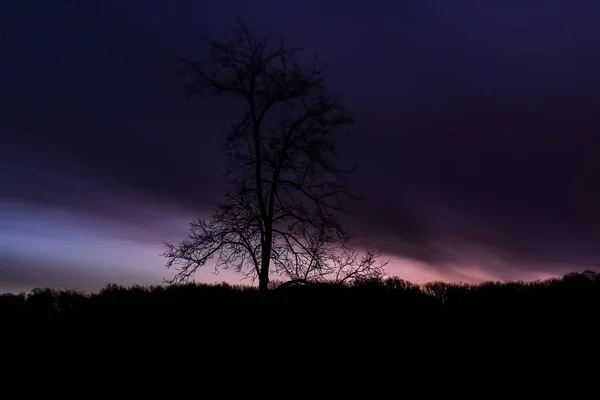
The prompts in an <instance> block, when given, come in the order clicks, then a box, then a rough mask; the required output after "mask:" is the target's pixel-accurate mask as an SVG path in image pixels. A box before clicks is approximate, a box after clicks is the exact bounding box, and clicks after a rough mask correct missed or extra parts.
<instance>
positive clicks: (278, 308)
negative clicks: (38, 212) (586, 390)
mask: <svg viewBox="0 0 600 400" xmlns="http://www.w3.org/2000/svg"><path fill="white" fill-rule="evenodd" d="M599 305H600V274H598V273H596V272H593V271H584V272H582V273H571V274H568V275H565V276H564V277H562V278H554V279H548V280H540V281H534V282H486V283H482V284H475V285H473V284H453V283H444V282H430V283H427V284H425V285H416V284H413V283H410V282H408V281H405V280H403V279H400V278H397V277H393V278H387V279H381V280H367V281H358V282H355V283H353V284H351V285H335V284H327V283H320V284H305V285H302V286H291V287H284V286H279V285H278V284H273V285H272V290H271V291H270V292H268V293H259V292H258V291H257V290H256V289H255V288H253V287H249V286H232V285H228V284H226V283H222V284H218V285H208V284H187V285H171V286H149V287H142V286H132V287H123V286H118V285H115V284H109V285H107V286H106V287H105V288H103V289H102V290H100V291H99V292H98V293H93V294H85V293H81V292H77V291H74V290H53V289H48V288H36V289H33V290H32V291H31V292H29V293H20V294H2V295H0V320H2V321H5V322H6V321H12V322H17V321H23V322H25V321H40V322H41V321H46V322H50V321H90V322H93V321H96V320H99V319H102V320H110V319H124V320H126V321H129V322H141V321H143V320H152V319H156V318H164V319H173V320H174V321H180V320H181V318H185V320H193V319H194V318H198V319H206V318H221V319H231V318H235V317H244V319H246V318H248V319H251V318H253V317H267V316H268V317H270V318H278V319H291V320H293V319H294V318H295V317H297V316H298V315H302V316H303V318H305V319H306V318H308V317H310V316H312V317H325V316H326V317H327V318H328V320H329V321H335V320H343V319H344V318H348V317H349V316H352V318H355V319H359V318H371V319H372V318H375V317H382V318H385V320H394V317H393V316H402V317H403V318H407V317H410V316H413V317H417V318H421V317H425V316H426V317H427V318H431V317H440V318H442V317H443V318H447V317H451V318H459V319H460V318H466V319H470V320H471V319H476V320H489V321H500V320H504V319H515V318H520V317H526V318H527V319H528V320H530V321H531V320H536V319H539V320H543V319H544V318H547V317H552V318H555V319H556V318H566V319H568V318H574V317H578V316H585V315H586V313H596V312H597V311H598V310H599V308H598V306H599Z"/></svg>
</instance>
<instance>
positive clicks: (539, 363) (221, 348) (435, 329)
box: [0, 271, 600, 398]
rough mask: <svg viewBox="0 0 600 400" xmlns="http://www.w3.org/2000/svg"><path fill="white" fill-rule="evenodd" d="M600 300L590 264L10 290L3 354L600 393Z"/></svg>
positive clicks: (182, 369) (114, 364) (2, 318)
mask: <svg viewBox="0 0 600 400" xmlns="http://www.w3.org/2000/svg"><path fill="white" fill-rule="evenodd" d="M599 310H600V274H596V273H593V272H589V271H586V272H584V273H577V274H569V275H566V276H564V277H563V278H561V279H552V280H546V281H539V282H533V283H523V282H519V283H486V284H481V285H448V284H443V283H432V284H428V285H425V286H424V287H419V286H416V285H413V284H410V283H408V282H406V281H403V280H400V279H397V278H392V279H387V280H384V281H370V282H362V283H357V284H354V285H353V286H335V285H328V284H318V285H311V286H304V287H287V288H279V289H274V290H272V291H270V292H268V293H259V292H257V291H256V290H254V289H252V288H244V287H232V286H228V285H184V286H170V287H148V288H146V287H130V288H125V287H119V286H115V285H109V286H107V287H106V288H105V289H103V290H101V291H100V292H99V293H97V294H91V295H85V294H81V293H77V292H74V291H53V290H50V289H34V290H33V291H32V292H30V293H28V294H19V295H14V294H5V295H2V296H0V324H1V325H0V326H1V327H2V334H3V336H4V338H5V340H4V343H6V346H5V348H4V351H3V354H4V355H5V358H4V359H5V360H7V359H8V357H11V358H21V359H22V360H23V359H25V360H27V361H26V362H27V365H28V367H27V368H29V370H28V371H29V372H28V373H32V370H31V369H32V368H33V370H35V369H36V368H37V367H40V366H42V367H43V368H42V370H43V371H46V372H45V373H47V372H50V371H52V370H53V369H56V370H58V371H62V372H64V373H66V371H70V372H69V374H72V373H82V371H88V372H87V377H88V378H90V377H95V376H96V375H95V372H92V370H91V369H90V368H100V370H102V371H104V373H109V374H114V376H113V378H115V379H116V377H118V376H120V377H121V378H123V379H126V380H127V381H128V382H131V381H132V380H135V379H138V378H136V376H137V375H136V374H137V373H138V372H140V371H146V372H144V373H143V374H146V373H151V374H152V376H160V377H161V378H159V379H162V380H164V382H163V383H162V384H160V385H158V386H161V387H163V389H164V387H165V386H164V385H169V382H170V379H176V380H181V381H182V382H181V384H183V383H184V382H185V383H186V384H190V383H193V382H196V383H198V384H200V383H202V384H204V385H209V386H210V385H211V384H214V382H215V381H213V380H212V379H208V380H207V378H206V377H207V375H206V373H205V372H203V371H205V370H206V371H209V372H208V373H212V374H216V375H219V376H220V377H221V379H226V380H227V379H228V378H227V377H231V379H246V378H249V375H253V374H255V373H256V374H259V375H261V374H262V381H261V382H264V381H265V380H266V381H268V382H269V385H281V384H284V385H288V384H289V385H292V386H296V387H298V388H300V387H302V388H304V389H306V388H310V387H314V386H315V385H332V384H333V386H334V387H337V388H338V389H339V390H342V387H343V388H344V390H347V389H348V388H349V387H354V388H355V390H358V387H363V388H364V387H368V388H371V389H369V390H375V388H377V390H384V392H385V391H387V389H385V388H386V387H390V388H394V387H396V386H398V385H400V386H402V387H403V389H402V394H403V395H406V397H415V396H417V394H418V393H420V395H419V396H421V395H423V393H433V392H444V393H449V392H448V391H450V390H451V391H457V390H458V391H459V392H460V393H462V394H464V395H467V394H469V393H470V394H471V395H475V396H476V397H495V396H496V394H498V393H500V392H501V391H505V390H508V389H507V388H520V389H518V390H520V392H519V393H520V395H523V396H525V392H524V390H525V387H529V388H535V391H534V392H532V393H533V395H534V396H536V395H537V396H541V395H542V393H546V392H547V391H549V392H551V393H554V394H555V395H558V393H559V391H561V393H563V394H565V395H568V396H569V397H570V398H579V397H580V396H582V397H596V398H598V396H599V395H600V379H599V375H598V372H599V366H600V359H599V358H598V355H599V351H598V350H599V345H600V342H599V338H600V336H599V335H598V333H599V332H600V329H599V327H598V317H599V315H600V313H599ZM25 354H27V355H25ZM36 360H37V361H36ZM62 363H66V365H68V366H69V367H67V369H64V368H65V367H58V366H59V365H63V364H62ZM52 366H54V367H52ZM92 366H93V367H92ZM71 370H72V371H71ZM116 371H122V372H116ZM38 372H39V371H38ZM140 373H141V372H140ZM171 374H174V376H175V377H176V378H167V376H171ZM143 376H145V377H146V379H148V378H147V377H148V376H150V375H143ZM278 376H279V377H280V378H281V377H283V378H281V379H280V378H277V377H278ZM125 377H127V378H125ZM103 379H104V380H103V382H105V383H106V382H113V381H114V380H113V379H112V378H111V379H108V380H106V378H103ZM140 379H143V378H140ZM153 382H154V383H157V381H153ZM171 383H173V384H175V382H171ZM348 385H350V386H348ZM158 386H157V387H158ZM176 386H177V385H176ZM145 387H147V386H145ZM167 387H168V386H167ZM480 387H481V389H480ZM298 390H300V389H298ZM323 390H324V389H323ZM352 390H354V389H352ZM413 390H414V391H415V392H414V393H415V394H414V395H413V394H412V393H413ZM481 390H484V391H483V392H481ZM490 390H491V391H490ZM510 390H513V389H510ZM514 390H516V389H514ZM564 390H566V392H562V391H564ZM369 393H371V394H373V392H369ZM478 393H479V394H478ZM495 393H496V394H495ZM511 393H513V395H515V392H511ZM373 395H374V394H373ZM498 395H499V394H498ZM503 396H504V395H503ZM527 396H530V395H527ZM209 397H211V396H209ZM278 397H281V396H278ZM283 397H284V398H287V397H288V396H283Z"/></svg>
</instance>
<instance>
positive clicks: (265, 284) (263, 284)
mask: <svg viewBox="0 0 600 400" xmlns="http://www.w3.org/2000/svg"><path fill="white" fill-rule="evenodd" d="M268 290H269V277H266V278H265V277H263V276H262V274H261V276H259V277H258V291H259V292H266V291H268Z"/></svg>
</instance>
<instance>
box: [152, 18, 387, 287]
mask: <svg viewBox="0 0 600 400" xmlns="http://www.w3.org/2000/svg"><path fill="white" fill-rule="evenodd" d="M238 23H239V25H238V27H237V29H236V30H235V38H234V40H227V41H217V40H210V39H209V40H208V42H209V46H210V50H209V62H208V63H207V64H208V65H203V64H200V63H197V62H194V61H192V60H189V59H187V58H183V57H182V58H179V61H180V62H181V63H182V65H184V69H183V70H182V71H181V75H184V76H185V77H186V78H187V79H186V83H185V89H186V91H187V93H188V95H194V94H197V93H201V92H205V91H208V92H211V93H213V94H216V95H221V94H224V95H230V96H233V97H236V98H238V99H240V100H242V102H243V104H244V113H243V115H242V116H241V118H240V121H239V122H238V123H236V124H234V125H233V126H232V127H231V129H230V130H229V131H228V132H227V134H226V140H225V151H226V152H227V155H228V159H229V162H228V168H227V174H228V175H230V176H231V177H232V178H233V179H232V184H233V187H234V188H233V190H231V191H229V192H227V193H226V197H225V201H224V202H223V203H221V204H219V205H218V207H217V209H216V211H215V212H214V214H213V215H212V216H211V218H209V219H198V220H196V221H194V222H193V223H192V224H191V229H190V234H189V236H188V237H187V238H186V239H185V240H183V241H182V242H181V243H180V244H179V245H173V244H170V243H166V246H167V250H166V252H165V253H164V254H163V255H164V256H165V257H166V258H167V260H168V261H167V268H171V267H175V268H176V270H177V272H176V274H175V276H174V278H173V279H172V280H171V281H170V282H184V281H187V280H188V279H189V278H190V277H191V276H192V275H193V274H194V273H195V272H196V270H197V269H198V268H199V267H201V266H203V265H205V264H206V263H207V261H209V260H210V259H215V260H216V268H217V269H220V268H223V269H231V270H234V271H236V272H240V273H243V274H245V276H246V277H250V278H252V279H256V278H258V281H259V288H260V290H267V288H268V285H269V276H270V274H271V273H275V274H278V275H280V276H283V277H284V278H285V279H288V281H289V282H294V283H297V282H314V281H321V280H327V279H331V280H335V281H339V282H341V281H348V280H352V279H361V278H363V277H368V278H372V277H374V276H380V275H381V274H382V272H383V265H381V264H378V263H377V261H376V256H377V253H376V252H372V251H368V252H367V253H366V254H365V255H364V256H361V255H360V254H359V253H357V252H356V251H354V250H352V249H350V248H349V247H348V246H347V244H348V240H349V239H350V237H349V234H348V232H346V230H344V229H343V227H342V226H341V224H340V222H339V221H338V218H337V217H336V214H337V212H339V211H341V210H342V208H341V207H342V204H341V203H342V200H343V198H345V197H346V198H347V197H354V196H353V195H352V194H351V192H350V190H349V187H348V179H347V178H348V175H349V174H350V173H351V172H352V171H353V170H354V169H353V168H350V169H348V168H342V167H340V166H338V165H336V163H335V161H336V159H337V154H336V151H335V144H334V138H335V133H336V132H337V131H338V128H343V127H344V126H347V125H349V124H352V119H351V118H350V117H349V116H348V114H347V113H346V110H345V109H344V107H343V105H342V104H341V103H340V101H339V100H338V99H337V98H336V97H334V96H333V95H331V94H330V93H329V91H328V90H327V89H326V87H325V86H324V80H323V75H322V69H320V68H317V67H316V66H312V67H310V68H304V67H302V66H301V65H300V63H299V62H298V55H299V54H300V53H301V51H302V50H303V49H302V48H300V47H289V46H286V45H285V44H284V42H283V40H278V41H277V42H276V41H275V40H274V39H272V38H269V37H258V36H257V35H255V34H254V33H253V32H252V31H251V30H250V29H249V28H248V27H247V26H246V25H245V24H244V23H243V22H242V21H241V20H240V19H239V18H238Z"/></svg>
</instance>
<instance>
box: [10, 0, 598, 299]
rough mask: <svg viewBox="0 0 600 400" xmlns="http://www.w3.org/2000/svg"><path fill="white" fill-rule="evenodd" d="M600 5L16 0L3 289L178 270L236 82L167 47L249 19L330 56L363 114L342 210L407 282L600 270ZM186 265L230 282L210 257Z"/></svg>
mask: <svg viewBox="0 0 600 400" xmlns="http://www.w3.org/2000/svg"><path fill="white" fill-rule="evenodd" d="M599 13H600V4H599V3H598V2H597V1H585V0H578V1H566V0H565V1H554V0H545V1H527V0H519V1H516V0H471V1H460V0H457V1H452V2H449V1H445V0H437V1H435V0H419V1H397V2H391V1H378V0H372V1H369V2H364V1H353V0H347V1H344V2H339V1H328V0H319V1H317V0H306V1H302V2H290V1H261V0H256V1H253V2H247V1H233V0H221V1H218V2H209V1H192V0H170V1H158V0H128V1H122V0H102V1H96V0H88V1H76V0H60V1H54V2H48V1H41V0H5V1H3V2H2V4H1V5H0V35H2V36H3V39H2V40H0V291H18V290H29V289H31V288H33V287H36V286H37V287H42V286H48V287H69V288H75V289H79V290H85V291H92V290H98V289H99V288H101V287H103V286H104V285H105V284H106V283H109V282H112V283H119V284H125V285H130V284H134V283H138V284H157V283H160V282H161V281H162V280H163V278H169V277H170V272H169V271H167V270H165V268H164V265H165V260H164V259H163V258H162V257H160V255H159V254H160V253H161V252H162V251H163V250H164V247H163V245H162V242H163V241H173V242H177V241H179V240H181V239H183V237H184V236H185V235H186V233H187V224H188V222H189V221H190V220H191V219H193V218H194V217H197V216H203V215H208V213H210V211H211V209H212V208H213V205H214V204H215V203H216V202H217V201H218V200H219V199H220V198H221V196H222V194H223V190H224V189H225V188H226V182H227V181H226V179H225V177H224V175H223V172H224V167H225V165H224V156H223V155H222V153H221V146H222V143H223V139H224V137H223V131H224V130H225V129H227V128H228V127H229V125H230V124H231V119H232V118H235V115H237V114H236V113H235V110H234V109H233V107H232V106H231V103H230V102H229V101H228V100H226V99H221V98H211V97H201V98H198V99H194V100H192V101H186V99H185V96H184V93H183V89H182V84H183V82H182V81H181V77H178V76H177V75H176V72H177V70H178V66H177V64H176V62H175V59H176V57H177V56H181V55H183V56H187V57H190V58H193V59H197V60H199V61H201V60H202V59H203V58H204V57H205V55H206V48H205V47H204V45H203V41H202V36H203V35H208V36H211V37H215V38H222V39H227V38H229V37H231V33H232V30H233V28H234V26H235V23H236V15H237V14H239V15H240V16H241V17H242V18H243V19H244V21H245V22H246V23H247V24H248V25H249V26H250V27H251V28H252V29H254V30H255V31H256V32H258V33H260V34H262V33H264V34H272V35H276V36H281V37H283V38H285V39H286V41H287V42H288V43H290V44H299V45H305V46H306V47H307V49H308V51H310V52H313V53H318V55H319V60H320V61H321V63H322V64H323V65H324V66H325V68H326V83H327V85H328V87H329V88H330V89H331V90H332V91H335V92H337V93H340V95H341V96H342V98H343V99H344V102H345V104H346V105H347V106H348V108H349V110H350V111H351V112H352V115H353V117H354V119H355V120H356V124H355V125H354V126H353V127H352V132H351V133H352V139H349V141H348V142H347V143H344V146H345V148H347V150H348V151H347V152H346V153H345V154H346V157H347V158H348V161H350V162H352V163H353V164H354V163H357V164H358V165H359V170H358V171H357V173H356V175H355V177H354V186H355V187H356V188H357V189H358V190H359V191H360V192H361V194H363V196H364V197H365V199H364V200H363V201H360V202H358V203H357V204H353V205H352V213H351V215H350V216H349V217H347V218H346V219H347V227H348V228H349V229H350V230H351V231H352V232H353V233H354V234H355V239H354V243H355V244H356V245H357V246H369V247H377V248H379V249H381V250H382V251H383V253H384V258H385V259H386V260H389V261H390V263H389V265H388V272H389V273H390V274H393V275H398V276H400V277H402V278H404V279H408V280H412V281H415V282H425V281H430V280H446V281H465V282H479V281H483V280H488V279H499V280H507V279H508V280H515V279H527V280H528V279H538V278H546V277H551V276H557V275H562V274H564V273H567V272H570V271H580V270H583V269H592V270H599V268H600V246H599V245H598V244H599V243H600V189H599V188H600V154H599V153H600V136H599V135H598V134H599V133H600V116H599V115H600V114H598V111H597V110H598V109H599V107H600V74H599V73H598V71H600V46H598V43H600V25H599V24H598V23H597V16H598V15H599ZM196 278H197V279H198V280H200V281H206V282H215V281H222V280H227V281H230V282H233V283H238V282H239V277H238V276H234V275H232V274H227V273H220V274H219V275H215V274H214V271H213V269H212V268H210V266H207V267H206V269H204V270H202V271H201V272H200V273H198V275H197V276H196Z"/></svg>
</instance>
